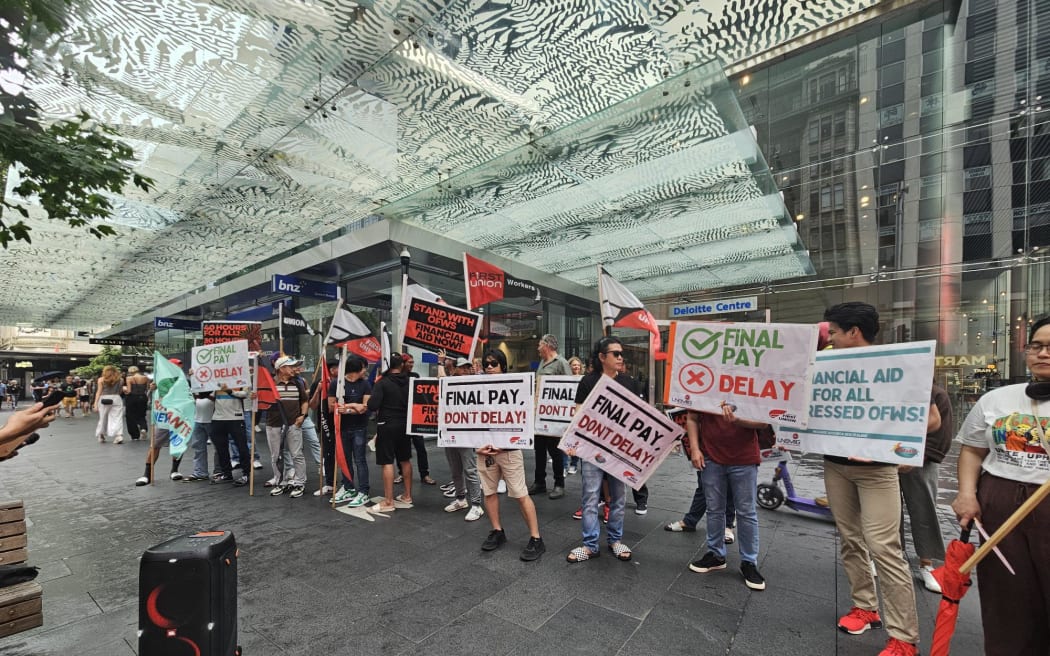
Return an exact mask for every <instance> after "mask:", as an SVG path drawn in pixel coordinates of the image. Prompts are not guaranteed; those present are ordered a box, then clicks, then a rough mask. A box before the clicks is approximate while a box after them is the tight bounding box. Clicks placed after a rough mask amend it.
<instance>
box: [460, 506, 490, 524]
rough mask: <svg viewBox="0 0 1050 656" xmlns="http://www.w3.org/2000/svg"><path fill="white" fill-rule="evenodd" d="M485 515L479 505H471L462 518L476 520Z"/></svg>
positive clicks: (469, 520) (466, 520)
mask: <svg viewBox="0 0 1050 656" xmlns="http://www.w3.org/2000/svg"><path fill="white" fill-rule="evenodd" d="M484 516H485V511H484V510H483V509H482V507H481V506H471V507H470V511H469V512H468V513H467V516H466V517H464V518H463V521H465V522H476V521H478V520H479V519H481V518H482V517H484Z"/></svg>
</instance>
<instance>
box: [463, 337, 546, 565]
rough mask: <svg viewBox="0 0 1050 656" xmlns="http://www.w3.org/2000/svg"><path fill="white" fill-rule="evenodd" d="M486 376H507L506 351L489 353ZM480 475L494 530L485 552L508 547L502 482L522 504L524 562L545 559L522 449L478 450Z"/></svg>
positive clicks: (486, 447)
mask: <svg viewBox="0 0 1050 656" xmlns="http://www.w3.org/2000/svg"><path fill="white" fill-rule="evenodd" d="M481 362H482V366H483V367H484V369H485V373H486V374H505V373H507V356H506V355H504V354H503V352H502V351H497V350H490V351H486V352H485V355H484V356H483V357H482V359H481ZM477 454H478V473H479V474H480V476H481V490H482V492H483V493H484V495H485V510H486V511H487V512H488V516H489V522H490V523H491V524H492V530H491V531H489V534H488V537H486V538H485V541H484V542H483V543H482V544H481V549H482V550H483V551H494V550H496V549H499V548H500V547H502V546H503V545H504V544H506V543H507V534H506V532H505V531H504V530H503V524H502V523H501V522H500V517H499V495H498V494H497V491H496V490H497V487H498V485H499V481H500V479H503V480H504V481H506V483H507V496H508V497H510V498H511V499H517V500H518V507H519V509H520V510H521V516H522V518H523V519H524V520H525V525H526V526H527V527H528V529H529V543H528V544H527V545H526V546H525V549H524V550H522V552H521V559H522V560H524V561H533V560H536V559H538V558H539V557H540V556H542V555H543V552H544V551H546V550H547V547H546V546H545V545H544V544H543V538H542V537H541V536H540V523H539V520H538V519H537V517H536V506H535V504H533V503H532V497H530V496H529V490H528V488H527V487H526V485H525V459H524V458H523V457H522V455H521V449H504V448H496V447H494V446H492V445H491V444H487V445H485V446H483V447H481V448H479V449H477Z"/></svg>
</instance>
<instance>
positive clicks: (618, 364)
mask: <svg viewBox="0 0 1050 656" xmlns="http://www.w3.org/2000/svg"><path fill="white" fill-rule="evenodd" d="M623 356H624V353H623V342H621V341H620V340H619V339H617V338H616V337H603V338H601V339H600V340H598V342H597V343H596V344H595V345H594V351H593V352H592V353H591V369H592V371H591V373H589V374H587V375H586V376H584V377H583V378H582V379H581V380H580V384H579V386H578V387H577V388H576V409H577V410H579V408H580V406H581V405H583V402H584V401H586V400H587V397H588V396H589V395H590V393H591V391H592V390H593V389H594V387H595V385H597V384H598V381H600V380H601V376H609V377H610V378H612V379H613V380H615V381H616V382H617V383H619V384H620V385H622V386H624V387H625V388H627V389H628V390H629V391H630V392H631V393H632V394H636V395H638V396H642V394H641V390H640V389H639V385H638V383H637V382H636V381H635V380H634V379H633V378H631V377H630V376H628V375H627V374H625V373H624V370H623ZM569 455H570V456H573V455H576V454H575V450H574V449H572V450H570V453H569ZM580 464H581V470H580V471H581V475H582V476H581V478H582V480H583V503H582V505H583V513H582V514H583V546H582V547H576V548H575V549H573V550H572V551H570V552H569V555H568V556H566V560H568V561H569V562H570V563H579V562H583V561H585V560H590V559H591V558H597V557H598V555H599V554H600V553H601V552H600V551H599V549H598V537H599V535H600V533H601V526H602V525H601V522H600V521H598V500H599V498H600V497H601V490H602V479H603V478H604V479H605V480H606V481H607V482H608V484H609V502H608V507H609V520H608V523H607V524H606V525H605V533H606V540H607V541H608V543H609V550H610V551H611V552H612V553H613V555H614V556H615V557H616V558H617V559H618V560H623V561H628V560H630V559H631V555H632V554H631V549H630V548H629V547H628V546H627V545H626V544H624V543H623V542H621V541H620V540H621V539H622V538H623V518H624V511H625V508H626V507H627V489H626V487H625V486H624V484H623V481H621V480H619V479H617V478H614V477H612V476H605V472H603V471H602V470H601V469H600V468H599V467H598V466H597V465H595V464H592V463H589V462H582V463H580Z"/></svg>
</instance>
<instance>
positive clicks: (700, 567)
mask: <svg viewBox="0 0 1050 656" xmlns="http://www.w3.org/2000/svg"><path fill="white" fill-rule="evenodd" d="M725 568H726V559H725V558H719V557H718V556H716V555H715V554H714V552H713V551H708V552H707V553H705V554H704V557H703V558H701V559H700V560H696V561H693V562H691V563H689V569H691V570H693V571H694V572H700V573H701V574H706V573H707V572H713V571H715V570H719V569H725ZM756 574H757V570H756Z"/></svg>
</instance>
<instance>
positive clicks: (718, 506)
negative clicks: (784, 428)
mask: <svg viewBox="0 0 1050 656" xmlns="http://www.w3.org/2000/svg"><path fill="white" fill-rule="evenodd" d="M733 409H734V408H733V406H732V405H730V404H728V403H727V404H725V405H723V406H722V414H721V416H719V415H715V414H710V413H706V412H696V411H693V410H690V411H689V413H688V415H687V416H686V422H685V426H686V434H687V435H688V438H689V454H690V455H689V457H690V460H692V463H693V466H694V467H696V468H697V469H698V470H700V471H702V472H703V476H702V477H701V480H702V481H703V485H704V500H705V502H706V504H707V510H708V513H707V553H705V554H704V556H703V558H701V559H700V560H698V561H696V562H693V563H690V565H689V569H691V570H692V571H694V572H699V573H701V574H704V573H707V572H713V571H717V570H722V569H725V568H726V541H725V538H726V502H727V498H728V497H729V495H730V490H732V498H733V506H734V508H733V509H734V510H735V511H736V521H737V536H736V537H737V540H736V542H737V544H738V545H739V547H738V548H739V549H740V573H741V574H743V576H744V584H745V585H747V587H749V588H751V589H752V590H765V589H766V580H765V579H764V578H763V577H762V575H761V574H760V573H759V571H758V510H757V500H758V465H759V463H760V462H762V457H761V456H760V455H759V452H758V430H759V429H761V428H765V427H766V424H762V423H759V422H755V421H745V420H743V419H739V418H738V417H737V416H736V415H735V414H733ZM701 436H702V437H703V442H702V444H701V440H700V438H701Z"/></svg>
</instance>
